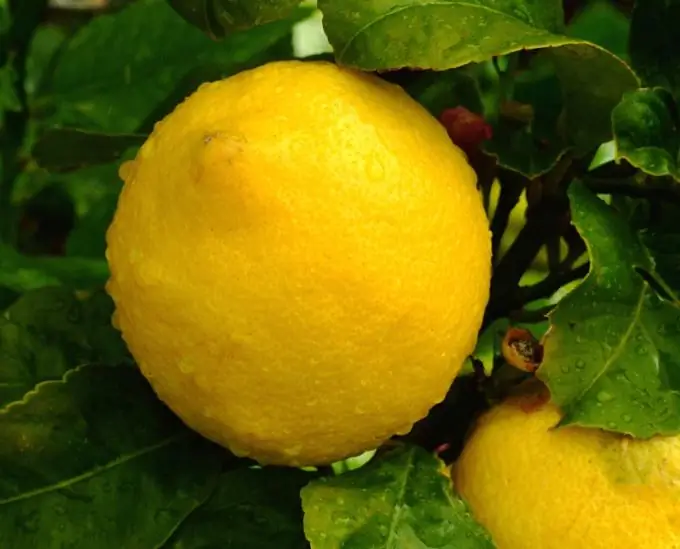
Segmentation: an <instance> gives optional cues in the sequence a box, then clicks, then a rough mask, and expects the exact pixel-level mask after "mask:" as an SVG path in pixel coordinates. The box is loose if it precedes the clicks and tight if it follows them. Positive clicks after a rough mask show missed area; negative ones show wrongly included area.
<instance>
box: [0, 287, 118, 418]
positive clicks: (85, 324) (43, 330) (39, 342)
mask: <svg viewBox="0 0 680 549" xmlns="http://www.w3.org/2000/svg"><path fill="white" fill-rule="evenodd" d="M113 309H114V307H113V302H112V301H111V299H110V298H109V297H108V295H106V294H105V293H104V292H103V291H101V290H100V291H97V292H94V293H93V294H90V295H76V294H75V293H74V292H72V291H69V290H67V289H65V288H59V287H54V288H43V289H41V290H35V291H32V292H28V293H26V294H24V295H23V296H21V297H19V299H17V300H16V301H14V303H13V304H12V305H11V306H10V307H9V308H8V309H7V310H6V311H5V313H4V316H3V317H1V318H0V408H1V407H3V406H6V405H7V404H9V403H11V402H14V401H16V400H21V399H22V398H23V397H24V395H25V394H26V393H27V392H28V391H31V390H33V389H34V388H35V386H36V385H37V384H38V383H42V382H43V381H48V380H55V379H61V377H62V376H63V375H64V374H65V373H66V372H67V371H69V370H72V369H74V368H76V367H77V366H80V365H82V364H90V363H100V364H103V365H118V364H124V363H127V364H131V357H130V355H129V353H128V351H127V348H126V346H125V343H124V342H123V340H122V338H121V336H120V333H119V332H118V331H117V330H116V329H114V328H113V327H112V326H111V315H112V313H113Z"/></svg>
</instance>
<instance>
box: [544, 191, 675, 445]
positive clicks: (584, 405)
mask: <svg viewBox="0 0 680 549" xmlns="http://www.w3.org/2000/svg"><path fill="white" fill-rule="evenodd" d="M570 199H571V203H572V215H573V222H574V224H575V226H576V228H577V229H578V231H579V233H580V234H581V236H582V237H583V238H584V240H585V241H586V244H587V246H588V250H589V253H590V261H591V270H590V273H589V275H588V277H587V278H586V279H585V281H584V282H583V283H582V284H581V285H580V286H578V287H577V288H576V289H575V290H573V291H572V292H571V293H569V294H568V295H567V296H566V297H565V298H564V299H563V300H562V301H561V302H560V303H559V305H558V306H557V308H556V310H555V311H554V312H553V313H552V315H551V317H550V321H551V330H550V332H549V333H548V336H547V338H546V340H545V349H544V350H545V357H544V361H543V364H542V366H541V367H540V369H539V371H538V375H539V377H540V378H541V379H543V380H544V381H545V382H546V383H547V384H548V386H549V388H550V391H551V394H552V398H553V400H554V401H555V402H556V403H557V404H558V405H559V406H561V408H562V410H563V412H564V417H563V421H562V423H563V424H578V425H585V426H589V427H599V428H602V429H606V430H610V431H616V432H623V433H628V434H630V435H633V436H636V437H641V438H644V437H650V436H653V435H655V434H671V433H679V432H680V304H679V303H673V302H671V301H668V300H664V299H662V298H661V297H660V296H659V294H657V293H656V292H655V290H654V288H652V287H651V286H650V285H649V284H648V282H647V281H646V280H645V278H644V277H643V276H642V275H641V274H640V271H646V272H654V270H655V265H654V262H653V260H652V258H651V256H650V253H649V252H648V250H647V249H646V248H645V246H644V244H643V242H642V241H641V240H640V238H639V236H638V234H637V233H635V232H634V231H633V229H632V228H631V227H630V225H629V223H628V221H627V220H626V219H625V218H624V217H623V216H621V215H620V214H618V213H617V212H616V211H615V210H614V209H613V208H611V207H610V206H608V205H607V204H605V203H604V202H603V201H602V200H600V199H599V198H598V197H597V196H596V195H594V194H592V193H591V192H590V191H588V190H587V189H586V188H585V187H584V186H583V185H581V184H573V185H572V187H571V188H570Z"/></svg>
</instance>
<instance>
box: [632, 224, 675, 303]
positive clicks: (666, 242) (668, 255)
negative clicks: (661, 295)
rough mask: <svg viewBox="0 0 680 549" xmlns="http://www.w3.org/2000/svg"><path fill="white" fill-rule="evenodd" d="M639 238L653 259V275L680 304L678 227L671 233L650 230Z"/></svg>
mask: <svg viewBox="0 0 680 549" xmlns="http://www.w3.org/2000/svg"><path fill="white" fill-rule="evenodd" d="M679 213H680V212H679ZM676 221H677V218H676ZM640 237H641V238H642V242H643V244H644V245H645V247H646V248H647V249H648V250H649V253H650V254H651V256H652V257H653V258H654V273H653V274H655V275H657V276H658V277H659V278H660V279H661V280H663V283H664V284H663V286H664V289H667V290H668V292H669V294H670V297H671V298H672V299H674V300H675V301H676V302H677V303H678V304H680V227H678V226H676V227H675V229H674V230H673V231H672V232H671V231H670V230H659V229H657V228H650V229H646V230H644V231H643V232H642V234H641V235H640Z"/></svg>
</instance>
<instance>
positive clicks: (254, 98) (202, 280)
mask: <svg viewBox="0 0 680 549" xmlns="http://www.w3.org/2000/svg"><path fill="white" fill-rule="evenodd" d="M121 176H122V178H123V179H124V180H125V185H124V189H123V191H122V194H121V196H120V200H119V204H118V209H117V211H116V214H115V219H114V221H113V223H112V225H111V227H110V229H109V232H108V235H107V240H108V252H107V254H108V255H107V256H108V260H109V263H110V268H111V279H110V282H109V284H108V290H109V292H110V294H111V296H112V297H113V299H114V301H115V304H116V309H117V311H116V316H115V319H114V322H115V324H116V325H117V326H118V327H119V328H120V330H121V331H122V334H123V336H124V338H125V341H126V342H127V344H128V346H129V348H130V351H131V352H132V354H133V355H134V357H135V358H136V360H137V361H138V363H139V366H140V368H141V371H142V372H143V373H144V375H145V376H147V378H148V379H149V380H150V382H151V384H152V386H153V387H154V389H155V391H156V392H157V394H158V395H159V397H160V398H161V399H162V400H163V401H165V402H166V403H167V404H168V406H169V407H170V408H171V409H172V410H174V411H175V413H177V414H178V415H179V416H180V417H181V418H182V419H183V420H184V421H185V422H186V423H187V424H188V425H189V426H191V427H193V428H194V429H195V430H197V431H199V432H200V433H202V434H203V435H205V436H206V437H208V438H210V439H213V440H215V441H217V442H219V443H221V444H223V445H225V446H227V447H228V448H230V449H231V450H232V451H233V452H235V453H236V454H239V455H246V456H250V457H252V458H254V459H256V460H258V461H260V462H262V463H272V464H290V465H310V464H321V463H327V462H332V461H334V460H338V459H341V458H344V457H348V456H352V455H355V454H359V453H361V452H362V451H364V450H366V449H372V448H375V447H376V446H378V445H380V443H382V442H383V441H385V440H386V439H387V438H389V437H390V436H392V435H394V434H395V433H403V432H406V431H408V430H409V429H410V427H411V426H412V424H413V423H414V422H415V421H416V420H418V419H420V418H422V417H423V416H424V415H426V414H427V412H428V410H429V409H430V408H431V407H432V406H433V405H434V404H435V403H437V402H439V401H440V400H441V399H442V398H443V396H444V395H445V393H446V391H447V389H448V387H449V385H450V383H451V382H452V380H453V379H454V377H455V376H456V374H457V372H458V371H459V369H460V368H461V365H462V364H463V362H464V360H465V358H466V356H467V355H468V354H469V353H470V352H471V351H472V350H473V347H474V345H475V342H476V339H477V333H478V330H479V328H480V323H481V320H482V315H483V311H484V308H485V305H486V302H487V299H488V293H489V283H490V264H491V258H490V234H489V229H488V221H487V218H486V216H485V213H484V209H483V206H482V201H481V198H480V195H479V193H478V191H477V189H476V185H475V175H474V172H473V171H472V169H471V168H470V167H469V165H468V163H467V161H466V158H465V157H464V155H463V153H462V152H460V151H459V150H458V149H457V148H456V147H455V146H453V145H452V144H451V142H450V141H449V139H448V137H447V134H446V131H445V130H444V128H443V127H441V126H440V125H439V123H438V122H437V121H436V120H435V119H434V118H432V117H431V116H430V115H429V114H428V113H427V112H426V111H425V109H424V108H422V107H421V106H420V105H419V104H417V103H416V102H415V101H414V100H412V99H411V98H410V97H409V96H408V95H407V94H406V93H405V92H404V91H403V90H402V89H401V88H399V87H396V86H394V85H391V84H388V83H385V82H384V81H382V80H380V79H379V78H377V77H375V76H371V75H367V74H363V73H360V72H357V71H354V70H349V69H346V68H340V67H338V66H336V65H334V64H330V63H322V62H301V61H286V62H275V63H270V64H267V65H264V66H261V67H259V68H256V69H253V70H248V71H245V72H242V73H240V74H238V75H235V76H232V77H230V78H228V79H226V80H223V81H219V82H213V83H209V84H205V85H203V86H201V87H200V89H199V90H198V91H196V92H195V93H194V94H193V95H191V96H190V97H189V98H188V99H187V100H186V101H184V103H182V104H181V105H180V106H178V107H177V108H176V109H175V111H174V112H173V113H172V114H170V115H169V116H168V117H167V118H166V119H165V120H164V121H162V122H161V123H159V124H158V125H157V127H156V128H155V130H154V132H153V134H152V135H151V136H150V137H149V139H148V141H146V143H145V144H144V146H143V147H142V148H141V150H140V151H139V154H138V155H137V158H136V159H135V160H134V161H133V162H131V163H129V164H126V165H124V166H123V168H122V169H121Z"/></svg>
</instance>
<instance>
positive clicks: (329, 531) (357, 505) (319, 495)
mask: <svg viewBox="0 0 680 549" xmlns="http://www.w3.org/2000/svg"><path fill="white" fill-rule="evenodd" d="M444 468H445V465H444V464H443V463H442V462H441V461H440V460H439V459H437V458H436V457H435V456H433V455H431V454H429V453H428V452H425V451H424V450H422V449H420V448H417V447H399V448H396V449H393V450H390V451H389V452H388V453H386V454H385V455H383V456H380V458H378V459H376V460H375V461H373V462H372V463H370V464H368V465H366V466H365V467H363V468H362V469H359V470H356V471H351V472H349V473H345V474H344V475H342V476H340V477H335V478H328V477H327V478H322V479H318V480H315V481H313V482H311V483H310V484H309V485H307V486H306V487H305V488H303V490H302V508H303V510H304V513H305V521H304V523H305V533H306V534H307V538H308V539H309V541H310V542H311V545H312V547H314V548H315V549H340V548H342V547H357V548H359V547H372V548H374V549H383V548H384V549H407V548H410V547H422V548H423V549H425V548H432V549H434V548H435V547H436V548H441V549H456V548H460V549H466V548H475V549H477V548H480V549H481V548H489V549H490V548H492V547H493V544H492V543H491V539H490V538H489V535H488V534H487V533H486V531H485V530H484V529H483V528H482V527H480V526H479V525H478V524H476V523H475V521H474V520H473V519H472V516H471V514H470V512H469V510H468V508H467V506H466V505H465V503H464V502H463V501H462V500H461V499H460V497H458V496H457V495H455V494H454V493H453V491H452V488H451V479H450V478H449V476H448V475H447V474H445V473H444V470H445V469H444Z"/></svg>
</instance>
